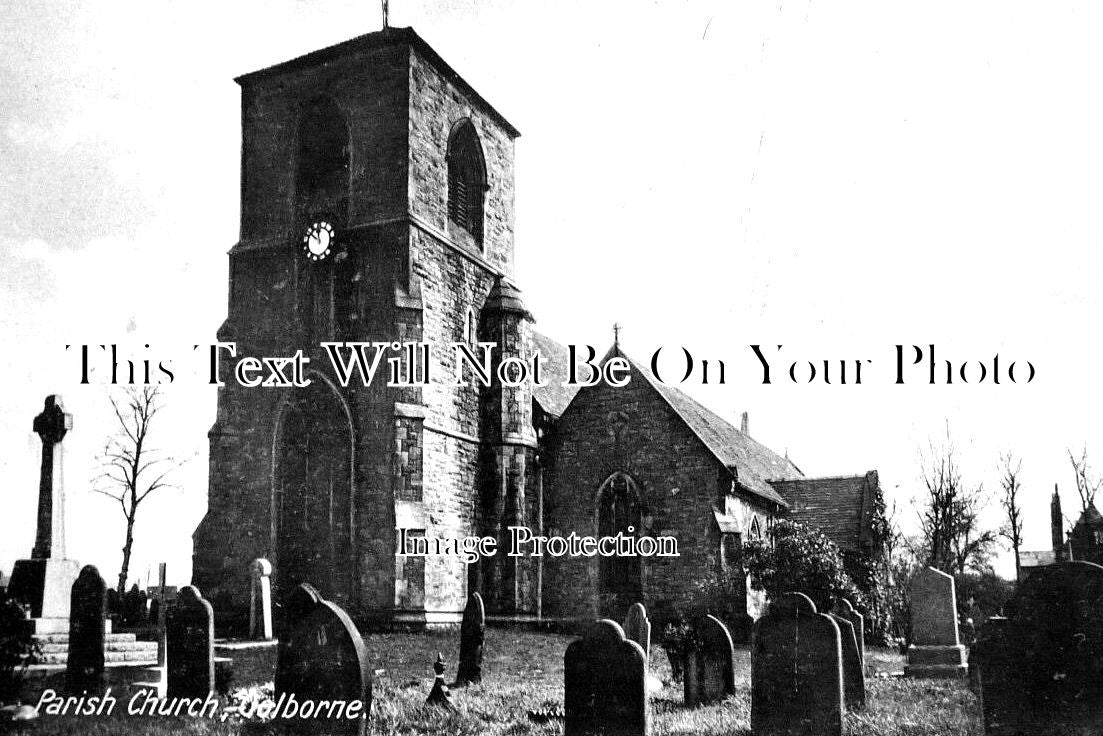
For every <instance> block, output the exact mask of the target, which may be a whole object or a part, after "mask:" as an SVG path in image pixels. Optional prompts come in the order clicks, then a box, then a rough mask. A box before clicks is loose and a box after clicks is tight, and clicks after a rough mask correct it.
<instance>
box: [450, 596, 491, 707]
mask: <svg viewBox="0 0 1103 736" xmlns="http://www.w3.org/2000/svg"><path fill="white" fill-rule="evenodd" d="M485 637H486V609H485V608H484V607H483V597H482V596H481V595H479V594H478V593H472V594H471V595H470V596H469V597H468V599H467V607H466V608H464V609H463V622H462V623H461V624H460V664H459V667H458V668H457V670H456V684H457V685H466V684H468V683H475V682H482V679H483V640H484V639H485Z"/></svg>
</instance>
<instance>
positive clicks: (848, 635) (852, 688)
mask: <svg viewBox="0 0 1103 736" xmlns="http://www.w3.org/2000/svg"><path fill="white" fill-rule="evenodd" d="M829 615H830V616H831V618H833V619H834V620H835V624H836V625H837V626H838V627H839V638H840V643H841V644H842V655H843V700H844V702H845V703H846V707H847V708H848V709H849V710H861V709H862V708H865V707H866V673H865V668H864V666H863V664H862V655H861V652H859V650H858V638H857V635H856V634H855V633H854V624H852V623H850V621H848V620H847V619H845V618H843V617H842V616H839V615H837V614H834V613H832V614H829Z"/></svg>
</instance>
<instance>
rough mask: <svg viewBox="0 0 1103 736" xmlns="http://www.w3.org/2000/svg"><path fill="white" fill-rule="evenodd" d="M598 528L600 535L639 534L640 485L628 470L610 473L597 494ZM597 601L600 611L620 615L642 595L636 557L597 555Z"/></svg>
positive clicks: (638, 561) (640, 513) (639, 568)
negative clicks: (637, 484)
mask: <svg viewBox="0 0 1103 736" xmlns="http://www.w3.org/2000/svg"><path fill="white" fill-rule="evenodd" d="M597 504H598V508H597V529H598V535H599V536H602V537H615V536H616V535H617V534H622V535H624V536H625V537H635V536H640V535H641V534H642V533H643V532H642V530H641V528H640V527H641V526H642V523H641V522H642V520H643V508H642V503H641V500H640V493H639V489H637V488H636V484H635V482H634V481H633V480H632V479H631V478H630V477H628V475H627V474H625V473H621V472H617V473H613V474H612V475H610V476H609V477H608V478H607V479H606V480H605V482H604V483H602V484H601V489H600V490H599V491H598V498H597ZM598 585H599V588H598V593H599V596H598V603H599V608H600V609H601V613H602V615H606V616H618V617H619V616H622V615H624V613H625V611H627V610H628V607H629V606H631V605H632V604H633V603H636V602H638V601H639V600H640V599H641V598H642V596H643V578H642V569H641V567H640V558H639V557H621V556H616V555H614V556H612V557H599V558H598Z"/></svg>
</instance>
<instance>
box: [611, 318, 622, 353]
mask: <svg viewBox="0 0 1103 736" xmlns="http://www.w3.org/2000/svg"><path fill="white" fill-rule="evenodd" d="M620 330H621V326H620V323H619V322H614V323H613V346H614V347H619V346H620Z"/></svg>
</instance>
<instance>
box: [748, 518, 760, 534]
mask: <svg viewBox="0 0 1103 736" xmlns="http://www.w3.org/2000/svg"><path fill="white" fill-rule="evenodd" d="M750 538H751V539H762V525H761V524H760V523H759V522H758V517H757V516H755V517H754V518H753V519H751V532H750Z"/></svg>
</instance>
